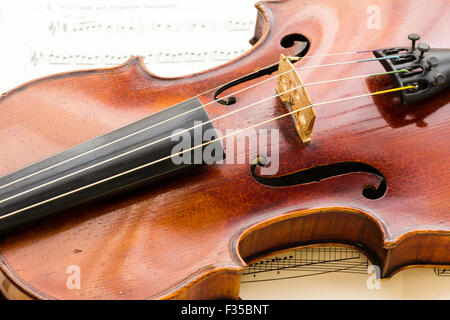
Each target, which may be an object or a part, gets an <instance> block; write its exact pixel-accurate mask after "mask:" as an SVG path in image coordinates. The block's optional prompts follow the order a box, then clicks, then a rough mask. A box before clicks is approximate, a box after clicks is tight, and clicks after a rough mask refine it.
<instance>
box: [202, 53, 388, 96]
mask: <svg viewBox="0 0 450 320" xmlns="http://www.w3.org/2000/svg"><path fill="white" fill-rule="evenodd" d="M385 49H389V48H379V49H374V50H371V49H369V50H359V51H344V52H334V53H327V54H315V55H308V56H304V57H298V56H295V57H296V58H298V60H304V59H312V58H324V57H331V56H342V55H354V54H360V53H367V52H373V51H380V50H385ZM274 64H275V63H272V64H269V65H267V66H264V67H261V68H260V70H262V69H266V68H269V67H271V66H273V65H274ZM247 75H248V74H247ZM247 75H243V76H242V77H245V76H247ZM235 80H237V79H234V80H231V81H235ZM231 81H229V82H231ZM222 86H223V84H220V85H218V86H217V87H214V88H211V89H208V90H206V91H204V92H202V93H199V94H197V97H198V96H202V95H204V94H206V93H208V92H211V91H213V90H216V89H219V88H220V87H222ZM222 99H225V97H223V98H222Z"/></svg>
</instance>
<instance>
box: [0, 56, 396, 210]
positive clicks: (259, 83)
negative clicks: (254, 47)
mask: <svg viewBox="0 0 450 320" xmlns="http://www.w3.org/2000/svg"><path fill="white" fill-rule="evenodd" d="M361 52H364V51H361ZM350 53H359V51H357V52H345V53H335V54H329V55H338V54H350ZM321 56H327V55H321ZM312 57H318V56H310V58H312ZM295 58H298V57H295ZM397 58H398V56H388V57H382V58H372V59H363V60H353V61H343V62H336V63H330V64H322V65H315V66H306V67H298V68H294V70H305V69H314V68H322V67H330V66H338V65H345V64H355V63H361V62H371V61H379V60H385V59H397ZM294 70H288V71H285V72H283V73H280V74H277V75H275V76H271V77H269V78H267V79H264V80H262V81H260V82H257V83H255V84H252V85H250V86H247V87H245V88H243V89H240V90H237V91H235V92H232V93H230V94H228V95H226V96H224V97H221V98H220V99H216V100H212V101H210V102H207V103H205V104H204V105H200V106H198V107H196V108H193V109H190V110H188V111H185V112H183V113H180V114H177V115H175V116H173V117H170V118H168V119H165V120H163V121H161V122H158V123H156V124H153V125H151V126H148V127H146V128H143V129H140V130H138V131H135V132H133V133H131V134H128V135H126V136H123V137H121V138H118V139H116V140H114V141H111V142H108V143H105V144H102V145H100V146H98V147H95V148H93V149H91V150H88V151H86V152H84V153H81V154H79V155H76V156H73V157H71V158H69V159H66V160H63V161H60V162H58V163H55V164H53V165H51V166H48V167H46V168H43V169H41V170H38V171H35V172H33V173H30V174H28V175H26V176H23V177H21V178H18V179H16V180H14V181H11V182H9V183H6V184H4V185H1V186H0V189H4V188H6V187H8V186H11V185H13V184H15V183H18V182H20V181H23V180H25V179H28V178H30V177H33V176H35V175H37V174H39V173H42V172H45V171H48V170H51V169H53V168H55V167H57V166H60V165H63V164H65V163H67V162H70V161H73V160H75V159H78V158H80V157H83V156H85V155H87V154H90V153H92V152H94V151H97V150H100V149H102V148H105V147H107V146H110V145H112V144H114V143H117V142H120V141H122V140H125V139H127V138H130V137H132V136H135V135H137V134H139V133H142V132H144V131H147V130H150V129H152V128H154V127H157V126H160V125H162V124H164V123H167V122H169V121H171V120H174V119H176V118H178V117H181V116H183V115H185V114H188V113H190V112H193V111H196V110H198V109H200V108H204V107H206V106H208V105H210V104H212V103H215V102H217V101H218V100H221V99H226V98H228V97H230V96H232V95H235V94H238V93H241V92H243V91H246V90H248V89H251V88H254V87H256V86H258V85H261V84H263V83H266V82H268V81H270V80H273V79H275V78H278V77H279V76H281V75H283V74H286V73H289V72H292V71H294ZM211 90H214V89H211ZM211 90H210V91H211ZM207 92H208V91H207ZM202 94H204V93H202ZM202 94H200V95H202ZM207 123H209V122H207ZM204 124H206V123H204ZM170 137H171V136H169V137H166V138H170ZM166 138H163V140H164V139H166ZM160 141H162V140H160ZM158 142H159V141H158ZM111 160H113V159H111ZM21 169H23V168H21ZM21 169H19V170H21ZM16 171H17V170H16ZM9 174H11V173H9ZM1 202H3V201H0V203H1Z"/></svg>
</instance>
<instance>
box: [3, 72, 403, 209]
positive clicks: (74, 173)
mask: <svg viewBox="0 0 450 320" xmlns="http://www.w3.org/2000/svg"><path fill="white" fill-rule="evenodd" d="M407 71H408V70H406V69H403V70H397V71H389V72H383V73H381V74H392V73H402V72H407ZM381 74H380V73H376V74H373V73H372V74H364V75H358V76H352V77H347V78H340V79H332V80H325V81H319V82H310V83H304V84H302V85H300V86H297V87H294V88H291V89H289V90H286V91H285V92H284V93H283V94H285V93H289V92H291V91H293V90H296V89H299V88H303V87H306V86H313V85H319V84H327V83H332V82H340V81H347V80H354V79H359V78H366V77H374V76H378V75H381ZM279 95H280V94H279V93H278V94H276V95H272V96H269V97H266V98H264V99H261V100H259V101H256V102H253V103H251V104H248V105H246V106H244V107H241V108H238V109H235V110H233V111H230V112H228V113H224V114H222V115H220V116H218V117H216V118H213V119H210V120H208V121H205V122H201V123H199V124H197V125H194V126H192V127H190V128H188V129H183V130H181V131H177V133H174V134H172V135H170V136H166V137H163V138H160V139H158V140H155V141H152V142H149V143H147V144H144V145H142V146H140V147H137V148H134V149H132V150H129V151H126V152H123V153H120V154H118V155H116V156H114V157H111V158H108V159H105V160H103V161H100V162H97V163H94V164H92V165H90V166H88V167H85V168H83V169H80V170H78V171H74V172H72V173H69V174H67V175H64V176H61V177H59V178H56V179H54V180H51V181H48V182H46V183H43V184H41V185H38V186H36V187H33V188H30V189H27V190H24V191H22V192H19V193H16V194H14V195H12V196H10V197H7V198H4V199H2V200H0V204H1V203H4V202H6V201H9V200H12V199H14V198H17V197H19V196H21V195H24V194H27V193H30V192H32V191H35V190H38V189H41V188H43V187H46V186H48V185H50V184H54V183H56V182H58V181H61V180H64V179H67V178H69V177H72V176H74V175H77V174H80V173H83V172H85V171H88V170H91V169H93V168H96V167H98V166H101V165H103V164H106V163H108V162H111V161H113V160H116V159H119V158H122V157H125V156H127V155H129V154H132V153H135V152H138V151H139V150H142V149H145V148H148V147H150V146H152V145H154V144H157V143H160V142H162V141H164V140H167V139H169V138H173V137H177V136H179V135H180V134H182V133H185V132H189V131H191V130H194V129H196V128H199V127H202V126H204V125H206V124H209V123H212V122H214V121H217V120H220V119H222V118H225V117H228V116H230V115H233V114H235V113H238V112H240V111H243V110H246V109H249V108H251V107H254V106H256V105H258V104H261V103H263V102H265V101H269V100H271V99H274V98H276V97H278V96H279Z"/></svg>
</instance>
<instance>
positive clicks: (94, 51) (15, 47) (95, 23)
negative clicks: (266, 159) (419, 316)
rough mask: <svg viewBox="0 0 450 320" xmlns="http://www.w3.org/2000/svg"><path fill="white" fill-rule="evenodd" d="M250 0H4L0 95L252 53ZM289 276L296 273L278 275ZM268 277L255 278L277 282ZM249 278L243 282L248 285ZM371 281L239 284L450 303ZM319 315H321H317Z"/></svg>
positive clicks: (327, 278) (281, 293)
mask: <svg viewBox="0 0 450 320" xmlns="http://www.w3.org/2000/svg"><path fill="white" fill-rule="evenodd" d="M254 2H255V0H227V1H211V0H189V1H181V0H126V1H125V0H123V1H119V0H33V1H29V0H14V1H5V0H3V1H2V3H1V5H0V30H1V34H2V46H1V51H0V56H1V59H0V72H1V78H0V92H6V91H8V90H10V89H12V88H13V87H15V86H18V85H20V84H22V83H24V82H26V81H29V80H32V79H35V78H38V77H42V76H45V75H49V74H54V73H59V72H64V71H70V70H79V69H92V68H100V67H110V66H114V65H118V64H120V63H123V62H125V61H126V60H127V59H128V58H129V57H130V56H135V55H141V56H143V57H144V62H145V64H146V66H147V68H148V69H149V70H150V71H151V72H153V73H155V74H157V75H160V76H166V77H171V76H179V75H185V74H190V73H194V72H199V71H202V70H205V69H208V68H211V67H214V66H217V65H220V64H223V63H224V62H226V61H228V60H230V59H232V58H234V57H236V56H238V55H240V54H242V53H243V52H245V51H247V50H248V49H249V48H250V44H249V42H248V41H249V39H250V38H251V37H252V36H253V32H254V27H255V21H256V9H255V8H254ZM280 272H282V273H283V275H284V274H285V273H289V274H290V275H292V276H295V275H298V276H301V275H302V272H301V271H292V270H286V269H284V270H282V271H280ZM276 275H277V273H276V271H274V272H273V274H266V275H257V276H255V277H258V279H259V278H260V277H271V276H275V277H276ZM247 278H248V277H243V279H244V280H245V279H247ZM367 278H368V275H364V274H351V273H350V274H349V273H336V272H332V273H326V274H322V275H316V276H309V277H298V278H292V279H287V280H276V281H266V282H256V283H243V284H242V287H241V297H242V298H244V299H259V298H265V299H346V298H348V299H380V298H381V299H402V298H407V299H414V298H424V299H427V298H428V299H450V290H448V288H450V277H437V276H436V275H435V273H434V272H433V270H432V269H409V270H406V271H402V272H400V273H398V274H397V275H395V276H394V277H393V278H392V279H390V280H387V281H383V282H382V287H381V289H380V290H370V289H368V288H367V286H366V282H367ZM319 312H320V311H319Z"/></svg>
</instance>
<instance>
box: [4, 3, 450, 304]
mask: <svg viewBox="0 0 450 320" xmlns="http://www.w3.org/2000/svg"><path fill="white" fill-rule="evenodd" d="M372 2H373V1H366V0H363V1H358V2H355V1H353V0H342V1H331V0H317V1H306V0H290V1H276V2H275V1H273V2H260V3H258V4H257V5H256V7H257V10H258V17H259V18H258V23H257V26H256V30H255V37H254V38H253V40H252V43H253V47H252V48H251V49H250V50H249V51H248V52H245V53H244V54H243V55H241V56H240V57H238V58H236V59H234V60H232V61H230V62H228V63H226V64H224V65H222V66H219V67H217V68H214V69H211V70H207V71H204V72H201V73H196V74H193V75H190V76H185V77H178V78H161V77H158V76H156V75H153V74H152V73H150V72H149V71H148V70H147V69H146V68H145V66H144V65H143V62H142V59H141V58H133V59H130V60H129V61H128V62H127V63H125V64H123V65H121V66H118V67H116V68H109V69H96V70H84V71H78V72H70V73H64V74H60V75H55V76H49V77H46V78H42V79H38V80H35V81H32V82H29V83H27V84H25V85H23V86H20V87H18V88H16V89H14V90H12V91H10V92H8V93H6V94H4V95H2V97H1V98H0V128H1V130H0V146H2V148H0V174H1V175H6V174H9V173H11V172H14V171H15V170H20V169H21V168H23V167H26V166H28V165H30V164H32V163H35V162H37V161H40V160H42V159H46V158H48V157H50V156H53V155H55V154H58V153H60V152H64V151H65V150H67V149H69V148H71V147H74V146H76V145H79V144H81V143H85V142H86V141H89V140H90V139H94V138H96V137H99V136H101V135H103V134H107V133H109V132H111V131H113V130H117V129H119V128H121V127H123V126H126V125H129V124H131V123H133V122H135V121H138V120H140V119H144V118H145V117H148V116H150V115H152V114H155V113H157V112H159V111H161V110H164V109H165V108H167V107H169V106H172V105H175V104H177V103H180V102H182V101H185V100H186V99H189V98H191V97H195V96H197V95H198V94H199V93H200V92H206V91H207V90H210V89H211V88H215V87H220V86H222V85H223V84H226V83H229V82H231V81H232V80H234V79H239V78H242V77H244V76H245V75H248V74H252V73H255V71H257V70H260V69H263V68H265V67H267V66H270V65H271V64H273V63H276V62H277V61H278V60H279V57H280V55H281V54H284V55H285V56H294V55H296V54H298V52H301V51H302V50H303V49H304V44H301V43H298V42H296V41H293V42H292V43H290V45H291V46H289V45H286V43H285V42H283V41H282V39H305V38H307V39H308V40H310V47H309V49H308V52H307V53H306V56H305V57H304V58H303V59H301V60H299V61H297V62H296V63H295V67H301V66H312V65H319V64H332V63H336V62H340V61H348V60H359V59H370V58H373V55H372V52H371V51H370V50H369V51H368V52H367V54H365V53H358V54H356V56H351V55H350V56H336V55H334V56H321V57H316V58H314V59H308V58H307V57H308V56H314V55H316V56H317V55H324V54H329V53H337V52H349V51H360V50H361V52H362V51H363V50H365V49H372V50H373V49H376V48H385V47H387V46H408V42H407V41H408V40H407V35H408V33H410V32H417V33H418V34H420V35H421V37H422V39H423V40H424V41H427V42H428V43H429V44H430V46H431V47H440V48H449V47H450V38H448V37H443V36H442V34H441V32H443V30H448V29H449V27H450V25H449V23H450V12H449V11H448V10H445V8H446V6H447V1H446V0H436V1H433V5H432V6H430V5H429V3H427V2H423V1H420V0H413V1H409V2H408V3H406V2H402V1H395V2H393V1H389V0H382V1H377V6H378V7H379V8H380V12H381V14H382V20H381V21H382V26H381V29H376V28H366V26H367V24H366V19H367V18H368V17H369V15H368V13H367V12H366V11H367V7H368V6H370V5H372V4H373V3H372ZM430 7H431V8H430ZM443 8H444V9H443ZM418 13H421V18H420V19H418V20H417V19H404V20H402V22H401V23H399V21H398V19H399V17H410V16H417V14H418ZM383 28H389V29H388V31H389V32H387V31H386V30H387V29H383ZM289 35H291V36H290V37H288V38H286V37H287V36H289ZM292 35H294V36H292ZM295 35H298V37H297V36H295ZM399 39H405V43H398V42H399V41H400V40H399ZM425 39H426V40H425ZM401 41H403V40H401ZM288 42H289V41H288ZM282 44H283V45H282ZM380 72H384V69H383V66H382V65H381V64H380V63H379V62H378V61H374V62H370V63H361V64H357V65H356V67H355V64H348V65H339V66H334V67H329V68H321V69H314V68H311V69H305V70H302V72H301V75H302V80H303V81H304V82H305V83H313V82H319V81H324V80H329V79H340V78H344V77H351V76H355V75H358V74H377V73H380ZM268 77H270V75H267V74H266V75H263V76H262V77H260V78H258V79H254V80H251V81H248V82H246V83H243V84H240V85H239V87H236V88H235V89H236V90H238V89H240V88H242V87H243V86H247V85H251V84H253V83H255V82H256V81H261V80H264V79H267V78H268ZM393 87H394V86H393V84H392V81H391V79H390V78H389V76H378V77H371V78H367V79H357V80H351V81H349V82H345V83H344V82H341V83H337V82H336V83H327V84H325V85H320V86H311V87H309V88H308V94H309V96H310V98H311V101H312V103H317V102H320V101H328V100H335V99H338V98H342V97H350V96H356V95H361V94H364V93H367V92H375V91H378V90H388V89H390V88H393ZM275 88H276V81H272V82H271V81H267V82H264V83H262V84H261V85H259V86H257V87H255V88H251V89H249V90H247V91H245V92H243V93H242V94H236V96H235V97H236V100H235V103H233V104H230V105H223V104H220V103H211V101H213V100H214V90H213V91H209V92H206V93H204V94H201V95H199V96H198V100H199V101H200V103H202V104H203V105H206V106H205V112H206V114H207V116H208V117H209V118H210V119H214V118H217V117H220V116H221V115H224V114H225V113H228V112H232V111H233V110H237V109H239V108H242V107H244V106H247V105H250V104H251V103H254V102H255V101H259V100H261V99H262V98H265V97H269V96H272V95H274V94H275V93H276V91H275ZM230 90H234V89H230ZM228 93H229V92H228V90H226V91H224V92H223V93H221V96H223V95H226V94H228ZM208 103H209V104H208ZM449 103H450V92H449V91H448V90H445V91H442V92H440V93H439V94H437V95H435V96H433V97H431V98H429V99H426V100H424V101H422V102H420V103H416V104H412V105H408V106H404V105H403V104H402V102H401V100H400V99H399V97H398V96H397V95H396V93H389V94H386V95H376V96H370V97H369V96H365V97H363V98H361V99H355V100H351V101H350V100H349V101H345V102H341V103H333V104H332V105H329V106H322V107H320V106H317V107H315V113H316V120H315V123H314V133H313V139H312V140H311V142H310V143H308V144H303V143H302V142H301V140H300V138H299V136H298V133H297V130H296V128H295V123H294V120H293V119H292V117H285V118H282V119H279V120H277V121H273V122H270V123H267V124H266V125H265V126H264V129H267V130H269V131H270V132H278V134H279V136H278V137H279V171H278V173H277V174H275V175H273V176H268V175H265V174H264V173H262V172H261V171H260V170H261V169H262V168H256V169H255V168H253V169H255V171H254V172H253V171H252V168H251V164H250V163H239V164H237V163H230V162H228V160H230V161H231V160H232V159H233V157H232V156H230V157H229V155H230V152H231V151H232V150H230V148H231V147H230V145H229V144H228V143H227V142H226V141H225V143H224V145H223V149H224V153H225V154H226V155H227V157H226V160H227V161H224V163H223V164H216V165H205V166H202V167H201V168H198V170H189V171H187V172H185V173H183V174H180V175H177V176H174V177H170V178H167V179H164V180H161V181H158V182H157V183H155V184H153V185H151V186H147V187H141V188H139V189H137V190H134V191H133V192H132V193H127V194H121V195H117V196H115V197H113V198H108V199H107V200H104V201H96V202H95V203H85V204H82V205H79V206H76V207H73V208H70V209H67V210H64V211H62V212H60V214H58V215H55V216H51V217H48V218H46V219H44V220H41V221H40V222H39V223H36V224H34V225H31V226H23V227H21V228H20V229H18V230H17V231H15V232H14V233H12V234H9V235H7V236H2V237H1V238H0V271H1V272H0V289H1V291H2V293H3V294H4V295H5V296H7V297H9V298H32V299H219V298H227V299H237V298H238V297H239V281H240V275H241V272H242V271H243V270H244V268H245V267H246V265H247V264H248V263H249V261H252V260H254V259H256V258H258V257H260V256H263V255H266V254H268V253H270V252H274V251H278V250H284V249H286V248H291V247H298V246H305V245H313V244H324V243H332V244H341V245H346V246H352V247H355V248H358V249H359V250H361V251H363V252H364V253H365V254H367V255H368V257H369V258H370V259H371V260H372V262H373V263H375V264H377V265H378V266H379V267H380V270H381V276H382V277H384V278H386V277H391V276H392V275H394V274H395V273H396V272H398V271H399V270H402V269H404V268H409V267H413V266H426V267H431V266H450V251H449V248H450V205H449V199H450V167H449V163H450V161H448V160H449V159H450V148H449V144H448V141H450V131H449V130H448V123H449V121H450V108H449ZM207 104H208V105H207ZM287 111H288V110H287V108H286V106H285V105H284V104H283V103H282V102H281V101H280V99H279V98H278V97H273V99H272V98H271V99H267V100H266V101H264V102H262V103H260V104H258V105H257V106H255V107H253V108H249V109H246V110H245V111H242V112H236V113H235V114H233V115H232V116H230V117H223V118H220V119H219V120H217V121H214V128H215V129H216V130H217V131H218V132H220V133H222V134H223V133H225V132H226V131H227V130H228V129H233V130H239V129H241V128H243V126H245V125H251V124H254V123H260V122H264V121H266V120H267V119H271V118H273V117H274V116H277V115H280V114H283V113H286V112H287ZM256 132H258V131H256ZM239 139H241V140H239ZM242 139H244V140H245V137H243V138H242V137H240V138H239V137H238V138H236V140H235V141H236V143H237V142H239V141H242ZM269 147H271V146H267V148H268V149H269ZM271 150H272V149H271ZM266 151H267V150H266ZM246 152H247V154H246V157H247V158H249V161H252V160H253V159H254V158H255V157H257V156H258V155H257V154H253V153H251V152H250V151H248V150H247V151H246ZM234 156H236V154H234ZM339 163H344V164H345V163H349V164H355V163H356V164H358V165H357V167H358V168H375V169H371V170H353V169H351V168H350V169H351V170H350V169H349V170H347V169H348V168H347V167H345V168H344V169H345V170H344V169H342V168H341V169H340V170H341V171H339V172H340V173H338V174H336V172H331V173H330V174H329V172H328V171H327V172H325V173H326V174H324V178H323V179H316V180H314V177H309V176H308V179H307V180H305V181H306V182H305V183H299V184H297V183H289V184H288V185H281V186H272V185H268V183H266V184H264V183H260V182H258V181H257V180H256V178H255V177H263V178H264V177H265V178H264V179H266V181H279V180H280V179H279V178H280V177H285V176H289V174H291V173H295V172H306V173H308V175H314V172H315V170H308V169H310V168H315V167H317V168H322V169H323V170H322V171H321V170H316V171H317V172H319V171H321V172H322V173H323V172H324V170H328V169H329V168H331V169H330V170H332V168H336V167H339V165H336V164H339ZM374 170H376V174H374V173H373V172H375V171H374ZM380 177H382V178H383V183H385V185H383V191H384V193H383V194H381V196H380V197H377V198H374V199H370V198H367V197H365V196H364V195H363V194H362V192H361V190H363V189H364V188H365V187H367V186H378V185H380ZM263 178H261V179H260V180H261V181H265V180H264V179H263ZM384 187H385V190H384ZM0 222H1V221H0ZM74 266H75V267H79V271H80V275H81V288H80V289H69V288H68V287H67V278H68V276H69V275H70V273H71V272H72V271H71V270H74V269H73V268H74Z"/></svg>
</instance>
